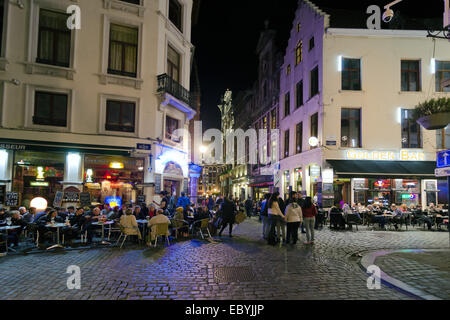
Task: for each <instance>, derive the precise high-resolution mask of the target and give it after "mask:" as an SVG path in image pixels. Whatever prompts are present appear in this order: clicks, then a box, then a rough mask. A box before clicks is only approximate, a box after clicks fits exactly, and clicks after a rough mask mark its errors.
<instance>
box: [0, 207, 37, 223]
mask: <svg viewBox="0 0 450 320" xmlns="http://www.w3.org/2000/svg"><path fill="white" fill-rule="evenodd" d="M35 218H36V208H33V207H32V208H30V210H28V212H27V213H25V214H24V215H23V217H22V219H23V221H25V222H26V223H33V222H34V219H35ZM0 220H1V219H0Z"/></svg>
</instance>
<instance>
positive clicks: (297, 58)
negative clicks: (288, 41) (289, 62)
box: [295, 41, 303, 65]
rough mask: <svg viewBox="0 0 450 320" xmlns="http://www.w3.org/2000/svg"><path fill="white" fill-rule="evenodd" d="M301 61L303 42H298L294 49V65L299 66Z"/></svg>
mask: <svg viewBox="0 0 450 320" xmlns="http://www.w3.org/2000/svg"><path fill="white" fill-rule="evenodd" d="M302 61H303V42H302V41H299V42H298V44H297V47H296V48H295V65H299V64H300V62H302Z"/></svg>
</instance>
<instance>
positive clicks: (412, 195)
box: [402, 193, 417, 200]
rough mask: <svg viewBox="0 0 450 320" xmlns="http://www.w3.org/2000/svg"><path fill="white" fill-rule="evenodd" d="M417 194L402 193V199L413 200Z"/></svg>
mask: <svg viewBox="0 0 450 320" xmlns="http://www.w3.org/2000/svg"><path fill="white" fill-rule="evenodd" d="M416 198H417V196H416V195H415V194H412V193H411V194H402V199H403V200H415V199H416Z"/></svg>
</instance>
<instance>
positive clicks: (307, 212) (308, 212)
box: [302, 197, 318, 244]
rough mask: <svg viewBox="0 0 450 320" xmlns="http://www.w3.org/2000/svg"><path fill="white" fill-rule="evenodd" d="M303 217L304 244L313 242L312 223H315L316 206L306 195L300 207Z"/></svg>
mask: <svg viewBox="0 0 450 320" xmlns="http://www.w3.org/2000/svg"><path fill="white" fill-rule="evenodd" d="M302 212H303V219H304V224H305V228H306V242H305V244H314V225H315V223H316V216H317V213H318V212H317V208H316V206H315V205H314V204H313V203H312V199H311V197H307V198H306V200H305V202H304V204H303V208H302Z"/></svg>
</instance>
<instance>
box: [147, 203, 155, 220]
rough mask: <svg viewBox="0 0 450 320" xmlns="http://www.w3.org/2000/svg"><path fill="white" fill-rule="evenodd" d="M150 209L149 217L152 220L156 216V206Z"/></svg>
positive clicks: (152, 205)
mask: <svg viewBox="0 0 450 320" xmlns="http://www.w3.org/2000/svg"><path fill="white" fill-rule="evenodd" d="M148 209H149V210H148V216H149V217H150V219H151V218H153V217H154V216H156V206H155V205H154V204H151V205H150V206H149V208H148Z"/></svg>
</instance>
